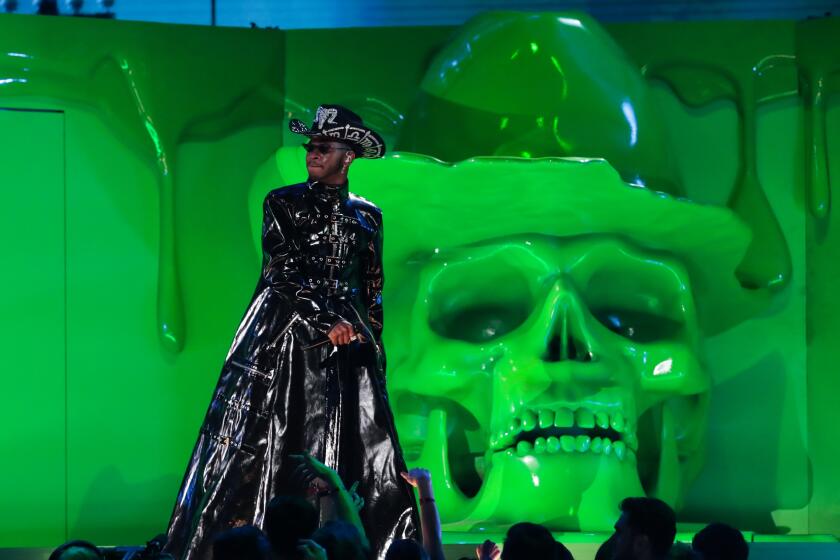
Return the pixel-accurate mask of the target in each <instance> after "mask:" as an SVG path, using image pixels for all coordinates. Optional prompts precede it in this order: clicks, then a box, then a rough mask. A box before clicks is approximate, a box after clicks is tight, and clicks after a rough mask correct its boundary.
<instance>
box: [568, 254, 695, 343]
mask: <svg viewBox="0 0 840 560" xmlns="http://www.w3.org/2000/svg"><path fill="white" fill-rule="evenodd" d="M585 286H586V287H585V289H584V294H583V295H584V299H585V301H586V305H587V307H588V308H589V310H590V312H591V313H592V315H593V316H594V317H595V318H596V319H598V321H599V322H600V323H601V324H602V325H603V326H605V327H606V328H608V329H609V330H611V331H612V332H614V333H616V334H618V335H620V336H623V337H624V338H627V339H629V340H633V341H635V342H642V343H646V342H656V341H658V340H674V339H677V338H679V337H681V336H682V335H683V333H684V330H685V324H686V316H685V315H686V309H687V306H688V302H687V298H688V297H689V292H688V287H687V279H686V278H685V277H684V275H683V274H682V273H681V271H679V270H676V269H674V268H671V267H669V266H666V265H665V264H663V263H661V262H657V261H654V260H645V259H638V258H628V257H626V256H624V257H621V258H616V259H614V260H612V261H610V262H609V263H608V264H607V265H606V266H603V267H601V268H600V269H598V270H597V271H595V272H593V273H592V274H591V276H589V278H588V280H587V282H586V283H585Z"/></svg>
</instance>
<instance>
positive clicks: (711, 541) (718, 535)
mask: <svg viewBox="0 0 840 560" xmlns="http://www.w3.org/2000/svg"><path fill="white" fill-rule="evenodd" d="M691 546H692V548H693V549H694V552H696V553H697V555H698V556H699V557H700V558H701V560H747V557H749V555H750V549H749V547H748V546H747V541H745V540H744V535H742V534H741V531H739V530H738V529H736V528H734V527H731V526H729V525H726V524H725V523H711V524H710V525H708V526H706V527H705V528H704V529H703V530H701V531H700V532H699V533H697V534H696V535H694V539H693V540H692V541H691Z"/></svg>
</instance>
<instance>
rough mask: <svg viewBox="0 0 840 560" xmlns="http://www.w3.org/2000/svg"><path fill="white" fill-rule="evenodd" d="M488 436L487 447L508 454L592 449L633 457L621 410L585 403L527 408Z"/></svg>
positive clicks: (634, 441) (631, 435)
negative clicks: (590, 407) (606, 408)
mask: <svg viewBox="0 0 840 560" xmlns="http://www.w3.org/2000/svg"><path fill="white" fill-rule="evenodd" d="M506 424H507V426H506V427H505V428H504V429H503V430H499V431H497V432H496V433H494V434H492V435H491V437H490V442H489V443H490V445H489V447H490V450H491V451H504V452H505V453H506V454H508V455H518V456H520V457H521V456H525V455H534V454H537V455H540V454H544V453H548V454H556V453H595V454H604V455H615V457H616V458H617V459H619V460H624V459H625V458H629V457H635V452H636V451H637V449H638V438H637V437H636V434H635V431H634V430H633V429H632V426H630V424H629V423H628V421H627V418H626V417H625V416H624V414H623V413H622V412H619V411H617V410H595V411H593V410H590V409H588V408H585V407H579V408H576V409H572V408H569V407H555V408H540V409H533V408H527V409H523V410H521V411H520V413H519V414H517V415H515V416H513V417H512V418H510V419H509V420H508V421H507V422H506Z"/></svg>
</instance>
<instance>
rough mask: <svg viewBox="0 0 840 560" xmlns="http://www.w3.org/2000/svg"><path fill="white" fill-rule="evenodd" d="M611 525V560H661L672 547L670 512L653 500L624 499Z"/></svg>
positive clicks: (673, 525)
mask: <svg viewBox="0 0 840 560" xmlns="http://www.w3.org/2000/svg"><path fill="white" fill-rule="evenodd" d="M620 508H621V516H620V517H619V518H618V521H616V523H615V544H614V547H615V548H614V551H613V559H614V560H664V559H665V558H667V557H668V552H669V551H670V550H671V546H672V545H673V544H674V537H675V536H676V534H677V521H676V516H675V515H674V510H672V509H671V507H670V506H669V505H668V504H666V503H665V502H663V501H662V500H658V499H656V498H626V499H625V500H623V501H622V502H621V506H620Z"/></svg>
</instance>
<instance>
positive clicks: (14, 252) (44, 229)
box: [0, 110, 67, 546]
mask: <svg viewBox="0 0 840 560" xmlns="http://www.w3.org/2000/svg"><path fill="white" fill-rule="evenodd" d="M0 172H1V173H2V175H0V182H1V183H0V184H2V193H3V194H2V198H3V203H2V205H0V238H2V239H3V243H2V244H0V247H2V248H0V259H1V260H0V262H2V272H3V273H2V275H0V290H2V293H3V297H2V298H0V316H2V317H3V320H2V321H0V352H2V355H3V357H4V360H3V368H2V375H3V380H4V386H5V390H4V399H3V405H2V406H0V425H2V426H3V428H2V433H3V437H2V440H1V441H2V443H0V445H2V455H0V457H2V465H3V466H2V468H3V476H2V477H0V495H2V499H0V542H8V541H14V542H15V543H16V544H18V545H20V546H36V545H40V544H42V543H44V542H60V541H61V540H62V539H63V538H64V534H65V518H66V490H67V461H66V455H65V450H66V417H65V398H64V394H65V384H66V368H65V351H66V342H65V311H66V308H65V251H64V114H63V113H60V112H44V111H9V110H0Z"/></svg>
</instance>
